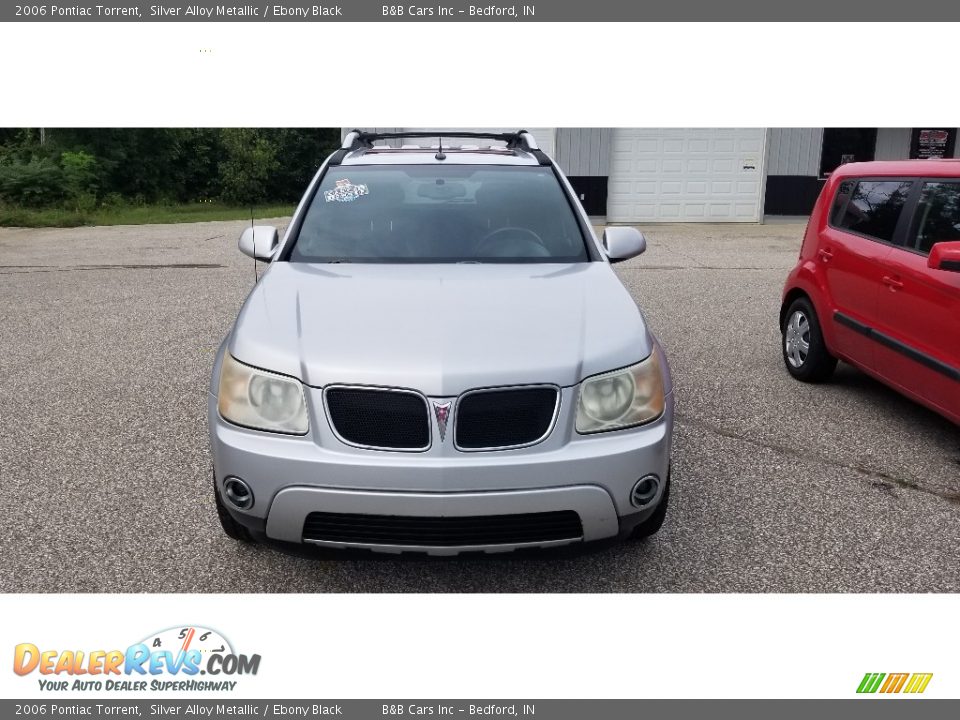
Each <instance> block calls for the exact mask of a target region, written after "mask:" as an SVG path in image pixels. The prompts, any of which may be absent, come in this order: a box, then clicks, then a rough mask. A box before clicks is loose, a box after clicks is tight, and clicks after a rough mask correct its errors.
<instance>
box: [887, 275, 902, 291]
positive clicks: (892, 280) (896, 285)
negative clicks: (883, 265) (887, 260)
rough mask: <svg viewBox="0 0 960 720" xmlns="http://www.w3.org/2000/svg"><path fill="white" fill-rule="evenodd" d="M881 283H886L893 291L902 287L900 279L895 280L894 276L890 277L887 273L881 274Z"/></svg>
mask: <svg viewBox="0 0 960 720" xmlns="http://www.w3.org/2000/svg"><path fill="white" fill-rule="evenodd" d="M883 284H884V285H886V286H887V287H888V288H890V289H891V290H894V291H895V290H900V289H901V288H903V283H902V282H900V281H899V280H897V279H896V278H892V277H890V276H889V275H884V276H883Z"/></svg>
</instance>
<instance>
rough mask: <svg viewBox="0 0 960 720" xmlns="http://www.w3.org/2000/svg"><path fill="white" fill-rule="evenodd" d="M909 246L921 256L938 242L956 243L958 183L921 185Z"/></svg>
mask: <svg viewBox="0 0 960 720" xmlns="http://www.w3.org/2000/svg"><path fill="white" fill-rule="evenodd" d="M914 228H915V229H914V232H913V234H912V235H911V237H910V241H909V245H910V246H911V247H913V249H914V250H918V251H919V252H922V253H924V254H927V253H929V252H930V248H932V247H933V246H934V245H935V244H936V243H938V242H945V241H947V240H960V182H928V183H924V184H923V190H922V191H921V193H920V202H919V204H918V205H917V214H916V216H915V220H914Z"/></svg>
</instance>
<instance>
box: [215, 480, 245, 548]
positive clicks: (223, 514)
mask: <svg viewBox="0 0 960 720" xmlns="http://www.w3.org/2000/svg"><path fill="white" fill-rule="evenodd" d="M213 499H214V502H215V503H216V504H217V517H218V518H219V519H220V527H222V528H223V531H224V532H225V533H226V534H227V537H229V538H232V539H233V540H239V541H240V542H245V543H252V542H253V536H252V535H251V534H250V531H249V530H247V528H245V527H244V526H243V525H241V524H240V523H238V522H237V521H236V520H234V519H233V516H232V515H231V514H230V511H229V510H227V508H226V506H225V505H224V504H223V500H222V499H221V498H220V490H219V488H217V478H216V476H214V478H213Z"/></svg>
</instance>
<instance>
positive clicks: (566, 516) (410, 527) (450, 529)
mask: <svg viewBox="0 0 960 720" xmlns="http://www.w3.org/2000/svg"><path fill="white" fill-rule="evenodd" d="M582 537H583V526H582V524H581V522H580V516H579V515H578V514H577V513H576V512H574V511H572V510H560V511H553V512H543V513H523V514H515V515H490V516H486V515H478V516H466V517H413V516H398V515H360V514H353V513H328V512H314V513H310V514H309V515H308V516H307V519H306V522H305V523H304V526H303V539H304V540H305V541H310V540H314V541H319V542H324V541H326V542H343V543H354V544H359V545H410V546H424V547H453V546H457V545H465V546H472V545H512V544H519V543H541V542H550V541H556V540H578V539H580V538H582Z"/></svg>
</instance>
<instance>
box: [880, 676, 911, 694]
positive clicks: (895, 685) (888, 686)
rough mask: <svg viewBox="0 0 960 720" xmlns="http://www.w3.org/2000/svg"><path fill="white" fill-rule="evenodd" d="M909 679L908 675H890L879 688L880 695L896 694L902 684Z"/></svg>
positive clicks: (901, 687)
mask: <svg viewBox="0 0 960 720" xmlns="http://www.w3.org/2000/svg"><path fill="white" fill-rule="evenodd" d="M908 677H910V673H890V674H889V675H887V681H886V682H885V683H884V684H883V687H881V688H880V692H882V693H898V692H900V690H901V689H903V684H904V683H905V682H906V681H907V678H908Z"/></svg>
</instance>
